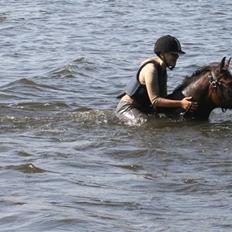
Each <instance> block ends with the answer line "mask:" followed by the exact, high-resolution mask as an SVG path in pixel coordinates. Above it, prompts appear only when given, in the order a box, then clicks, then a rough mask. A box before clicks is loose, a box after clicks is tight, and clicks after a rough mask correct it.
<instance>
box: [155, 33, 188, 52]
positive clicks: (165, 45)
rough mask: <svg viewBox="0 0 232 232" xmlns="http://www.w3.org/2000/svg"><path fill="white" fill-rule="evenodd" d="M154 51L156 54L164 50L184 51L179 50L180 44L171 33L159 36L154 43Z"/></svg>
mask: <svg viewBox="0 0 232 232" xmlns="http://www.w3.org/2000/svg"><path fill="white" fill-rule="evenodd" d="M154 52H155V53H156V54H157V55H160V53H166V52H175V53H178V54H185V52H184V51H182V50H181V45H180V42H179V40H178V39H176V38H175V37H173V36H171V35H165V36H162V37H160V38H159V39H158V40H157V41H156V43H155V47H154Z"/></svg>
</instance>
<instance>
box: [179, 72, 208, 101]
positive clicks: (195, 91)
mask: <svg viewBox="0 0 232 232" xmlns="http://www.w3.org/2000/svg"><path fill="white" fill-rule="evenodd" d="M208 87H209V80H208V74H207V73H206V74H205V75H203V76H202V77H200V78H199V79H198V80H196V81H194V82H192V83H191V84H189V85H188V86H186V87H185V88H184V89H183V90H182V93H183V95H184V96H186V97H192V98H193V99H194V100H195V101H198V100H199V99H202V97H204V95H205V94H206V93H207V89H208Z"/></svg>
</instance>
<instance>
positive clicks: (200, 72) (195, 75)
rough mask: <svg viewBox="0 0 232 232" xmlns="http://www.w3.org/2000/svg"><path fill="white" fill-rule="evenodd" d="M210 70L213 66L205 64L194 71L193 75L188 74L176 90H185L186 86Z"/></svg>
mask: <svg viewBox="0 0 232 232" xmlns="http://www.w3.org/2000/svg"><path fill="white" fill-rule="evenodd" d="M210 70H211V66H209V65H208V66H203V67H201V68H199V69H197V70H196V71H195V72H193V74H192V75H191V76H186V77H185V79H184V80H183V82H182V83H181V84H180V85H179V86H177V88H176V89H175V91H177V90H179V91H181V90H183V89H184V88H185V87H187V86H188V85H190V84H191V83H193V82H195V81H197V80H198V79H199V78H200V77H201V76H202V75H203V74H205V73H206V72H208V71H210Z"/></svg>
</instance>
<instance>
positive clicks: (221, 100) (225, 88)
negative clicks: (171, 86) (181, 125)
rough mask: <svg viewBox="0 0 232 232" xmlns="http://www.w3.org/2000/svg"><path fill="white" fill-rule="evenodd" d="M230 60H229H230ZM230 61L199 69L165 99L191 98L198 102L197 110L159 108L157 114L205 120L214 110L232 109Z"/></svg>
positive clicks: (222, 61) (223, 60) (224, 60)
mask: <svg viewBox="0 0 232 232" xmlns="http://www.w3.org/2000/svg"><path fill="white" fill-rule="evenodd" d="M230 59H231V58H230ZM230 59H229V60H228V61H226V57H224V58H223V59H222V60H221V62H220V63H218V64H214V65H208V66H205V67H202V68H200V69H199V70H197V71H196V72H194V73H193V74H192V76H190V77H186V78H185V80H184V81H183V83H182V84H181V85H180V86H178V87H177V88H176V89H175V90H174V91H173V93H172V94H170V95H168V97H167V98H169V99H175V100H180V99H182V98H184V97H188V96H191V97H192V98H193V101H196V102H198V109H197V110H196V111H194V112H190V111H187V112H184V111H183V109H181V108H178V109H172V108H169V109H168V108H165V109H164V108H159V109H158V112H161V113H165V114H166V115H167V116H170V117H178V116H181V115H182V116H183V117H184V118H194V119H200V120H207V119H208V118H209V115H210V112H211V111H212V110H213V109H215V108H218V107H219V108H222V109H223V110H225V109H232V75H231V73H230V71H229V69H228V68H229V64H230Z"/></svg>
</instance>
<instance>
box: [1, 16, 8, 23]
mask: <svg viewBox="0 0 232 232" xmlns="http://www.w3.org/2000/svg"><path fill="white" fill-rule="evenodd" d="M6 19H7V17H6V16H3V15H0V23H1V22H3V21H5V20H6Z"/></svg>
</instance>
